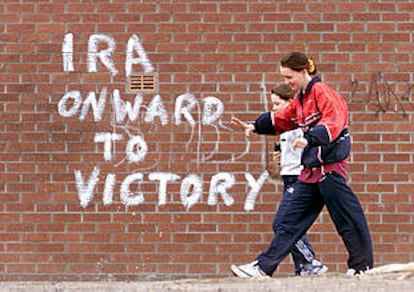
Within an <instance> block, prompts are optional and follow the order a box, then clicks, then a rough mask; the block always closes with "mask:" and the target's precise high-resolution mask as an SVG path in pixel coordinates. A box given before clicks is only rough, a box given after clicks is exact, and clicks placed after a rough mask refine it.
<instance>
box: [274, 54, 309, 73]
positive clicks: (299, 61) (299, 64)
mask: <svg viewBox="0 0 414 292" xmlns="http://www.w3.org/2000/svg"><path fill="white" fill-rule="evenodd" d="M280 65H281V66H282V67H287V68H290V69H292V70H293V71H297V72H300V71H302V70H303V69H306V70H307V71H308V73H309V74H310V75H314V74H316V72H317V69H316V66H315V63H314V62H313V60H312V59H310V58H308V57H307V56H306V55H305V54H304V53H301V52H291V53H289V54H287V55H285V56H284V57H283V58H282V60H280Z"/></svg>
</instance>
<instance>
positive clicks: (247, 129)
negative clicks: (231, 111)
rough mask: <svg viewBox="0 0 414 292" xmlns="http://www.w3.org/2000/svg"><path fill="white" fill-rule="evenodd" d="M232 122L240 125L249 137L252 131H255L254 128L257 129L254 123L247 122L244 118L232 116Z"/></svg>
mask: <svg viewBox="0 0 414 292" xmlns="http://www.w3.org/2000/svg"><path fill="white" fill-rule="evenodd" d="M231 123H232V124H233V125H236V126H238V127H239V128H241V129H243V130H244V132H245V134H246V136H247V137H249V136H250V134H251V133H252V132H254V130H255V129H254V125H252V124H248V123H245V122H243V121H242V120H240V119H238V118H236V117H231Z"/></svg>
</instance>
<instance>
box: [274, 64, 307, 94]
mask: <svg viewBox="0 0 414 292" xmlns="http://www.w3.org/2000/svg"><path fill="white" fill-rule="evenodd" d="M280 74H281V75H282V77H283V82H284V83H286V84H287V85H289V86H290V88H292V89H293V91H298V90H303V89H305V88H306V84H307V80H306V75H307V72H306V70H305V69H303V70H302V71H300V72H298V71H294V70H292V69H290V68H288V67H282V66H280Z"/></svg>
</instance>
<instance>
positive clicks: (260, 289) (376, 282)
mask: <svg viewBox="0 0 414 292" xmlns="http://www.w3.org/2000/svg"><path fill="white" fill-rule="evenodd" d="M255 290H256V291H257V292H266V291H278V292H285V291H289V292H290V291H305V292H313V291H317V292H320V291H326V292H327V291H330V292H331V291H335V292H336V291H340V292H343V291H349V292H359V291H361V292H362V291H363V292H368V291H372V292H388V291H392V292H408V291H410V292H412V291H414V273H412V272H411V273H393V274H386V275H375V276H372V275H371V276H363V277H359V278H357V277H346V276H344V275H339V274H336V273H327V274H326V275H323V276H312V277H287V278H268V279H238V278H233V277H231V278H220V279H201V280H200V279H185V280H176V281H148V282H145V281H143V282H56V283H52V282H0V291H2V292H3V291H4V292H9V291H10V292H23V291H31V292H37V291H42V292H43V291H47V292H49V291H53V292H75V291H76V292H78V291H114V292H115V291H116V292H124V291H125V292H127V291H128V292H130V291H140V292H141V291H148V292H152V291H154V292H155V291H188V292H190V291H191V292H197V291H202V292H207V291H208V292H210V291H223V292H226V291H237V292H243V291H246V292H247V291H249V292H250V291H255Z"/></svg>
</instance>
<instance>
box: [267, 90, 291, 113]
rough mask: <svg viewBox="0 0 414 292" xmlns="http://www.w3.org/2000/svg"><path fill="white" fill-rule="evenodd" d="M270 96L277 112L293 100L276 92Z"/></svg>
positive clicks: (273, 108) (273, 107)
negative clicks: (281, 96)
mask: <svg viewBox="0 0 414 292" xmlns="http://www.w3.org/2000/svg"><path fill="white" fill-rule="evenodd" d="M270 98H271V100H272V110H273V111H274V112H276V113H278V112H280V111H281V110H282V109H284V108H285V107H286V106H287V105H288V104H289V103H290V101H291V100H290V99H289V100H285V99H282V98H280V96H279V95H277V94H274V93H272V94H271V95H270Z"/></svg>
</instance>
